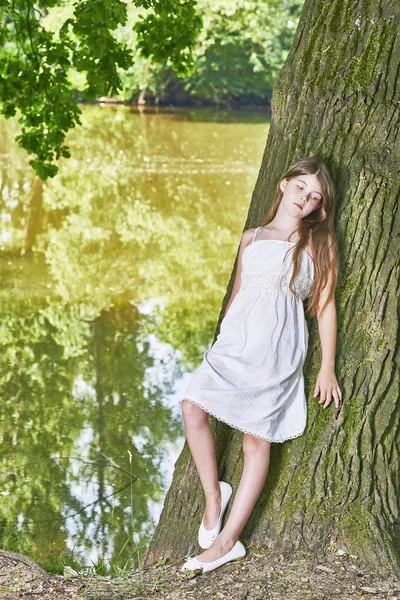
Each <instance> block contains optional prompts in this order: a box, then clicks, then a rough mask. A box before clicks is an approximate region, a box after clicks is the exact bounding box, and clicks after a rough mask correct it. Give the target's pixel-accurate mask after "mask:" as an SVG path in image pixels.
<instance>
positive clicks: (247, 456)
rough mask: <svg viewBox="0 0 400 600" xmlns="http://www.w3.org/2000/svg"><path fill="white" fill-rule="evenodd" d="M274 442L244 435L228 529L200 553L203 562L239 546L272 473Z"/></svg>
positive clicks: (227, 523)
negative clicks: (270, 467) (270, 460)
mask: <svg viewBox="0 0 400 600" xmlns="http://www.w3.org/2000/svg"><path fill="white" fill-rule="evenodd" d="M270 449H271V442H268V441H267V440H262V439H260V438H257V437H255V436H254V435H250V434H249V433H245V434H243V451H244V466H243V472H242V477H241V478H240V483H239V487H238V489H237V490H236V494H235V497H234V500H233V504H232V507H231V511H230V513H229V517H228V520H227V522H226V523H225V526H224V528H223V529H222V530H221V532H220V534H219V535H218V536H217V537H216V538H215V540H214V542H213V543H212V545H211V546H210V547H209V548H207V550H204V552H202V553H201V554H198V555H197V556H196V558H198V559H199V560H200V561H202V562H211V561H213V560H217V559H218V558H220V557H221V556H224V555H225V554H226V553H227V552H229V550H230V549H231V548H232V547H233V546H234V545H235V543H236V541H237V540H238V539H239V536H240V534H241V532H242V530H243V528H244V526H245V525H246V523H247V521H248V518H249V517H250V514H251V512H252V510H253V508H254V506H255V504H256V502H257V499H258V497H259V495H260V492H261V490H262V488H263V486H264V483H265V479H266V477H267V473H268V467H269V459H270Z"/></svg>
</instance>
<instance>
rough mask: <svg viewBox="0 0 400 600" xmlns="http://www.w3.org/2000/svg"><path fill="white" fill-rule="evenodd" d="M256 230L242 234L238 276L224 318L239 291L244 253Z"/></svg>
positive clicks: (253, 228)
mask: <svg viewBox="0 0 400 600" xmlns="http://www.w3.org/2000/svg"><path fill="white" fill-rule="evenodd" d="M255 230H256V228H255V227H252V228H251V229H246V231H244V232H243V233H242V238H241V240H240V246H239V255H238V260H237V267H236V274H235V279H234V282H233V287H232V293H231V297H230V298H229V302H228V304H227V305H226V308H225V313H224V316H225V315H226V313H227V312H228V310H229V307H230V305H231V304H232V302H233V300H234V298H235V296H236V294H237V293H238V291H239V288H240V279H241V274H242V256H243V251H244V249H245V248H246V246H248V245H249V244H250V242H251V240H252V239H253V235H254V232H255Z"/></svg>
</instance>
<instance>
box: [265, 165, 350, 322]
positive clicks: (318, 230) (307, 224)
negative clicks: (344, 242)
mask: <svg viewBox="0 0 400 600" xmlns="http://www.w3.org/2000/svg"><path fill="white" fill-rule="evenodd" d="M298 175H316V176H317V179H318V181H319V183H320V185H321V190H322V203H321V204H320V206H319V208H317V209H316V210H314V211H313V212H312V213H310V214H309V215H307V216H306V217H304V219H301V221H300V225H299V227H298V229H297V230H296V231H297V234H298V235H299V240H298V242H297V243H296V245H295V246H294V247H293V259H292V260H293V275H292V277H291V279H290V282H289V287H290V290H291V291H292V292H293V293H296V289H295V284H294V281H295V278H296V277H297V275H298V273H299V271H300V256H301V252H302V251H303V249H304V251H305V252H306V250H305V247H306V246H307V244H308V241H309V240H310V241H311V243H312V247H313V249H314V281H313V284H312V286H311V289H310V299H309V302H308V306H307V310H306V313H309V314H311V315H313V316H317V312H318V305H319V296H320V293H321V291H322V290H323V289H324V288H325V286H328V288H327V289H328V290H329V294H328V296H327V298H326V300H325V303H324V305H323V306H322V307H320V313H321V314H322V312H323V311H324V310H325V308H326V306H327V305H328V303H329V302H330V301H331V300H332V299H333V298H334V295H335V289H336V286H337V283H338V279H339V250H338V243H337V239H336V234H335V228H334V201H335V187H334V183H333V179H332V174H331V172H330V170H329V168H328V166H327V165H326V163H325V162H324V161H323V160H321V159H320V158H317V157H314V156H311V157H307V158H303V159H301V160H299V161H297V162H295V163H294V164H292V165H291V166H290V167H289V168H288V170H287V171H286V173H285V174H284V175H282V177H281V178H280V179H279V181H278V183H277V186H276V191H275V197H274V200H273V202H272V206H271V208H270V209H269V211H268V213H267V215H266V216H265V218H264V222H263V223H262V225H263V226H264V225H267V224H268V223H270V221H272V219H273V218H274V217H275V215H276V213H277V211H278V207H279V205H280V202H281V200H282V196H283V192H282V190H281V188H280V183H281V181H282V179H287V180H289V179H292V178H293V177H297V176H298ZM292 233H294V232H292Z"/></svg>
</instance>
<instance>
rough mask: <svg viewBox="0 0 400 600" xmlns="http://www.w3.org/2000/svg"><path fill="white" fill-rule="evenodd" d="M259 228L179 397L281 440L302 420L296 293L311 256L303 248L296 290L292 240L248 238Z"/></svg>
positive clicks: (298, 430) (303, 335)
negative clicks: (292, 284) (209, 340)
mask: <svg viewBox="0 0 400 600" xmlns="http://www.w3.org/2000/svg"><path fill="white" fill-rule="evenodd" d="M259 229H260V227H257V229H256V231H255V233H254V236H253V239H252V242H251V243H250V244H249V245H248V246H247V247H246V248H245V249H244V251H243V254H242V273H241V285H240V289H239V291H238V292H237V294H236V296H235V297H234V299H233V301H232V303H231V305H230V307H229V309H228V311H227V313H226V315H225V316H224V318H223V320H222V321H221V327H220V331H219V334H218V336H217V339H216V340H215V342H214V344H213V345H212V346H210V347H209V348H208V349H207V350H206V351H205V352H204V354H203V360H202V363H201V364H200V366H199V367H198V368H197V369H196V371H195V372H194V375H193V377H192V379H191V381H190V383H189V386H188V387H187V388H186V391H185V392H184V395H183V398H182V400H184V399H186V400H189V401H190V402H192V403H193V404H197V405H198V406H200V407H201V408H202V409H203V410H205V411H206V412H207V413H209V414H211V415H213V416H214V417H216V418H217V419H218V420H219V421H223V422H224V423H226V424H228V425H230V426H231V427H234V428H235V429H238V430H240V431H242V432H244V433H250V434H252V435H254V436H256V437H258V438H262V439H265V440H268V441H270V442H284V441H285V440H288V439H291V438H295V437H298V436H300V435H301V434H302V433H303V432H304V429H305V427H306V423H307V403H306V397H305V390H304V375H303V364H304V361H305V359H306V355H307V349H308V335H309V334H308V329H307V322H306V319H305V314H304V307H303V300H305V298H307V297H308V295H309V293H310V289H311V285H312V283H313V279H314V262H313V259H312V258H311V256H310V254H309V253H308V252H307V251H306V250H303V251H302V255H301V269H300V273H299V274H298V275H297V277H296V279H295V289H296V291H297V293H298V296H296V295H295V294H293V292H292V291H291V290H290V289H289V281H290V277H291V275H292V271H293V265H292V252H290V251H289V252H288V250H290V249H291V248H293V247H294V245H295V242H289V241H286V240H265V239H264V240H255V237H256V236H257V233H258V230H259ZM286 252H287V256H286V258H285V254H286Z"/></svg>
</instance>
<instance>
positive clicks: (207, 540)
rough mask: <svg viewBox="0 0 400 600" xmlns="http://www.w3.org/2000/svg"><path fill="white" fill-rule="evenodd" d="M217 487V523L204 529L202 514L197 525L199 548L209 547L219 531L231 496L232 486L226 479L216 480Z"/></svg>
mask: <svg viewBox="0 0 400 600" xmlns="http://www.w3.org/2000/svg"><path fill="white" fill-rule="evenodd" d="M218 484H219V488H220V490H221V511H220V514H219V518H218V521H217V524H216V526H215V527H213V529H206V528H205V527H204V516H203V518H202V520H201V525H200V527H199V532H198V535H197V539H198V542H199V546H200V548H204V549H205V548H209V547H210V546H211V544H212V543H213V541H214V540H215V538H216V537H217V535H218V534H219V532H220V531H221V525H222V518H223V516H224V512H225V510H226V507H227V506H228V503H229V499H230V497H231V496H232V486H231V485H230V484H229V483H227V482H226V481H218Z"/></svg>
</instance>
